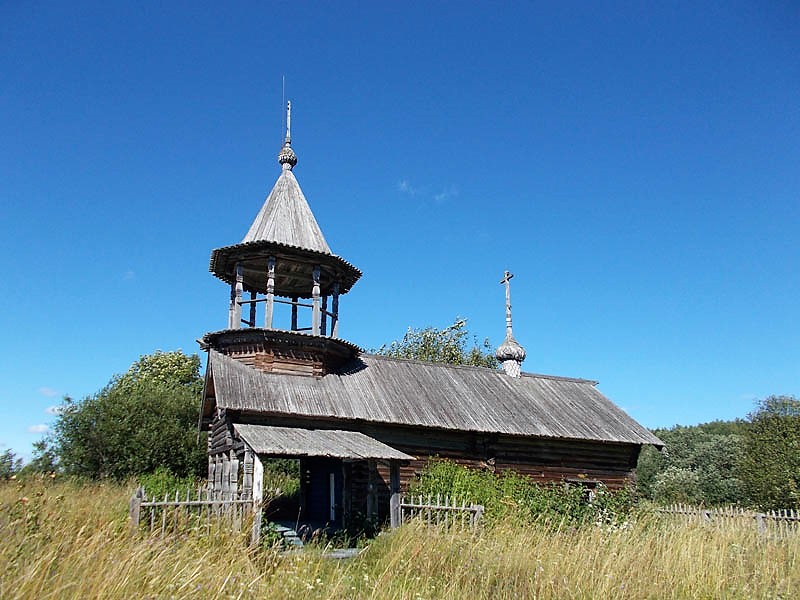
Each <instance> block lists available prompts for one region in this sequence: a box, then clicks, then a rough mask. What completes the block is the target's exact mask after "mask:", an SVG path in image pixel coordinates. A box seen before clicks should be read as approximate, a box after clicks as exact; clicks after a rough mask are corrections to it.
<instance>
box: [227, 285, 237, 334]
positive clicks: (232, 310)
mask: <svg viewBox="0 0 800 600" xmlns="http://www.w3.org/2000/svg"><path fill="white" fill-rule="evenodd" d="M235 322H236V282H235V281H234V282H233V283H231V302H230V304H229V305H228V329H235V328H236V326H235V325H234V323H235Z"/></svg>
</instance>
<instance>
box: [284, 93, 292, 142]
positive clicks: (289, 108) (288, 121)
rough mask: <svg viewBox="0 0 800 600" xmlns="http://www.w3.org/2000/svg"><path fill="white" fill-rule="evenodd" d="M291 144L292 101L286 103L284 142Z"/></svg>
mask: <svg viewBox="0 0 800 600" xmlns="http://www.w3.org/2000/svg"><path fill="white" fill-rule="evenodd" d="M285 143H287V144H291V143H292V101H291V100H289V101H288V102H287V103H286V142H285Z"/></svg>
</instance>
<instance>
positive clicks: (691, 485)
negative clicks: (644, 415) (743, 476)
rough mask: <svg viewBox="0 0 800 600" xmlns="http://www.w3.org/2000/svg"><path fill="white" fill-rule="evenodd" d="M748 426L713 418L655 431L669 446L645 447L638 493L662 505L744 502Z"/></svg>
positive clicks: (707, 504)
mask: <svg viewBox="0 0 800 600" xmlns="http://www.w3.org/2000/svg"><path fill="white" fill-rule="evenodd" d="M744 428H745V424H744V422H742V421H729V422H724V421H715V422H713V423H706V424H703V425H695V426H692V427H683V426H675V427H672V428H670V429H656V430H654V432H653V433H655V434H656V435H657V436H658V437H659V438H661V440H663V441H664V442H665V444H666V447H665V448H664V449H663V450H662V451H660V452H659V451H658V450H656V449H655V448H653V447H650V446H647V447H645V448H643V449H642V453H641V455H640V457H639V464H638V466H637V470H636V479H637V490H638V492H639V494H640V495H641V496H642V497H644V498H648V499H650V500H653V501H655V502H658V503H661V504H670V503H673V502H688V503H691V504H703V505H706V506H713V505H723V504H739V503H741V502H742V499H743V488H742V482H741V480H740V478H739V467H738V465H739V462H740V460H741V456H742V436H741V432H742V431H743V430H744Z"/></svg>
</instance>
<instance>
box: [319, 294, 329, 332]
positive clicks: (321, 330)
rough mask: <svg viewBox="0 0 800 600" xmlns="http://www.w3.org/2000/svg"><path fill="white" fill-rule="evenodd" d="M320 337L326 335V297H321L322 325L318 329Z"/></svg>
mask: <svg viewBox="0 0 800 600" xmlns="http://www.w3.org/2000/svg"><path fill="white" fill-rule="evenodd" d="M319 333H320V335H322V336H325V335H328V296H323V297H322V325H321V327H320V332H319Z"/></svg>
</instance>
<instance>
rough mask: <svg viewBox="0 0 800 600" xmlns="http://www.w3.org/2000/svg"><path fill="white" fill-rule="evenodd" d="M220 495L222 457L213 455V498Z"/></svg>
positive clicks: (215, 498) (217, 497) (218, 497)
mask: <svg viewBox="0 0 800 600" xmlns="http://www.w3.org/2000/svg"><path fill="white" fill-rule="evenodd" d="M221 497H222V459H221V458H220V456H219V455H216V456H215V457H214V500H219V499H220V498H221Z"/></svg>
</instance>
